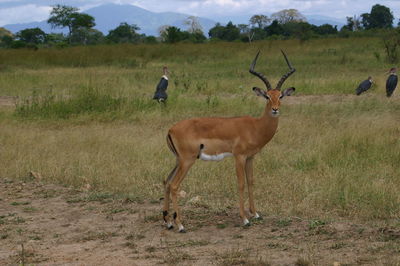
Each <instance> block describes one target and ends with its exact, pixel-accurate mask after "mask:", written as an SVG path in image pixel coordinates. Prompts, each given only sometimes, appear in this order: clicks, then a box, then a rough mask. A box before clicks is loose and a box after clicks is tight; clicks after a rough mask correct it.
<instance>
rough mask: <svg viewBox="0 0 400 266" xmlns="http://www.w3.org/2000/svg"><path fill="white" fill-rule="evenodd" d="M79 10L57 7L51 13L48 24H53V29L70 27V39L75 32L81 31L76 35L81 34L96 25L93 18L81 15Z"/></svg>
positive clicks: (63, 6)
mask: <svg viewBox="0 0 400 266" xmlns="http://www.w3.org/2000/svg"><path fill="white" fill-rule="evenodd" d="M78 10H79V9H78V8H76V7H71V6H65V5H55V6H53V9H52V11H51V12H50V18H49V19H48V20H47V23H49V24H51V26H52V27H53V28H65V27H68V36H70V37H71V36H72V35H73V34H74V31H79V32H75V35H76V34H80V33H82V32H83V31H88V30H89V29H91V28H92V27H94V26H95V25H96V24H95V22H94V18H93V17H92V16H90V15H88V14H85V13H79V12H78ZM70 41H71V40H70Z"/></svg>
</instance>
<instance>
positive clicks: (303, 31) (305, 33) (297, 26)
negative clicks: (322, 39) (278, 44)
mask: <svg viewBox="0 0 400 266" xmlns="http://www.w3.org/2000/svg"><path fill="white" fill-rule="evenodd" d="M282 27H283V30H284V32H285V33H284V34H285V35H286V36H288V37H289V36H293V37H295V38H297V39H300V40H302V41H305V40H308V39H310V38H311V36H312V34H313V32H312V26H311V24H309V23H307V22H301V21H300V22H296V21H291V22H288V23H285V24H283V25H282Z"/></svg>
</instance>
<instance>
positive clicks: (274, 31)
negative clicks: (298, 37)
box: [265, 20, 284, 36]
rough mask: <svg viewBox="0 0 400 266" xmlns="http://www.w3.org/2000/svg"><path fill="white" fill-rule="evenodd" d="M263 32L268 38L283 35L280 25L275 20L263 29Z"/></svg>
mask: <svg viewBox="0 0 400 266" xmlns="http://www.w3.org/2000/svg"><path fill="white" fill-rule="evenodd" d="M265 31H266V33H267V35H268V36H273V35H283V33H284V30H283V28H282V25H281V24H279V22H278V21H277V20H274V21H272V23H271V25H269V26H268V27H265Z"/></svg>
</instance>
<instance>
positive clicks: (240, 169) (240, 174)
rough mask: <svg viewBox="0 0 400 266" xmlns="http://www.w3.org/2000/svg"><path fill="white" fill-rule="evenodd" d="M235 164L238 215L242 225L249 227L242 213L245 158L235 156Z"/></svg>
mask: <svg viewBox="0 0 400 266" xmlns="http://www.w3.org/2000/svg"><path fill="white" fill-rule="evenodd" d="M235 162H236V175H237V180H238V189H239V213H240V217H241V218H242V221H243V225H245V226H248V225H250V222H249V220H248V219H247V217H246V214H245V212H244V186H245V175H246V173H245V165H246V157H244V156H235Z"/></svg>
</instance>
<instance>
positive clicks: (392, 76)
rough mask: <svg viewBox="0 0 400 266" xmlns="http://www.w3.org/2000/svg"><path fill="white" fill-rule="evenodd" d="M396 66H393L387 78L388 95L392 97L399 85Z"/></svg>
mask: <svg viewBox="0 0 400 266" xmlns="http://www.w3.org/2000/svg"><path fill="white" fill-rule="evenodd" d="M396 70H397V69H396V68H395V67H393V68H391V69H390V70H389V77H388V79H387V80H386V96H387V97H390V96H392V94H393V92H394V90H395V89H396V86H397V74H396Z"/></svg>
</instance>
